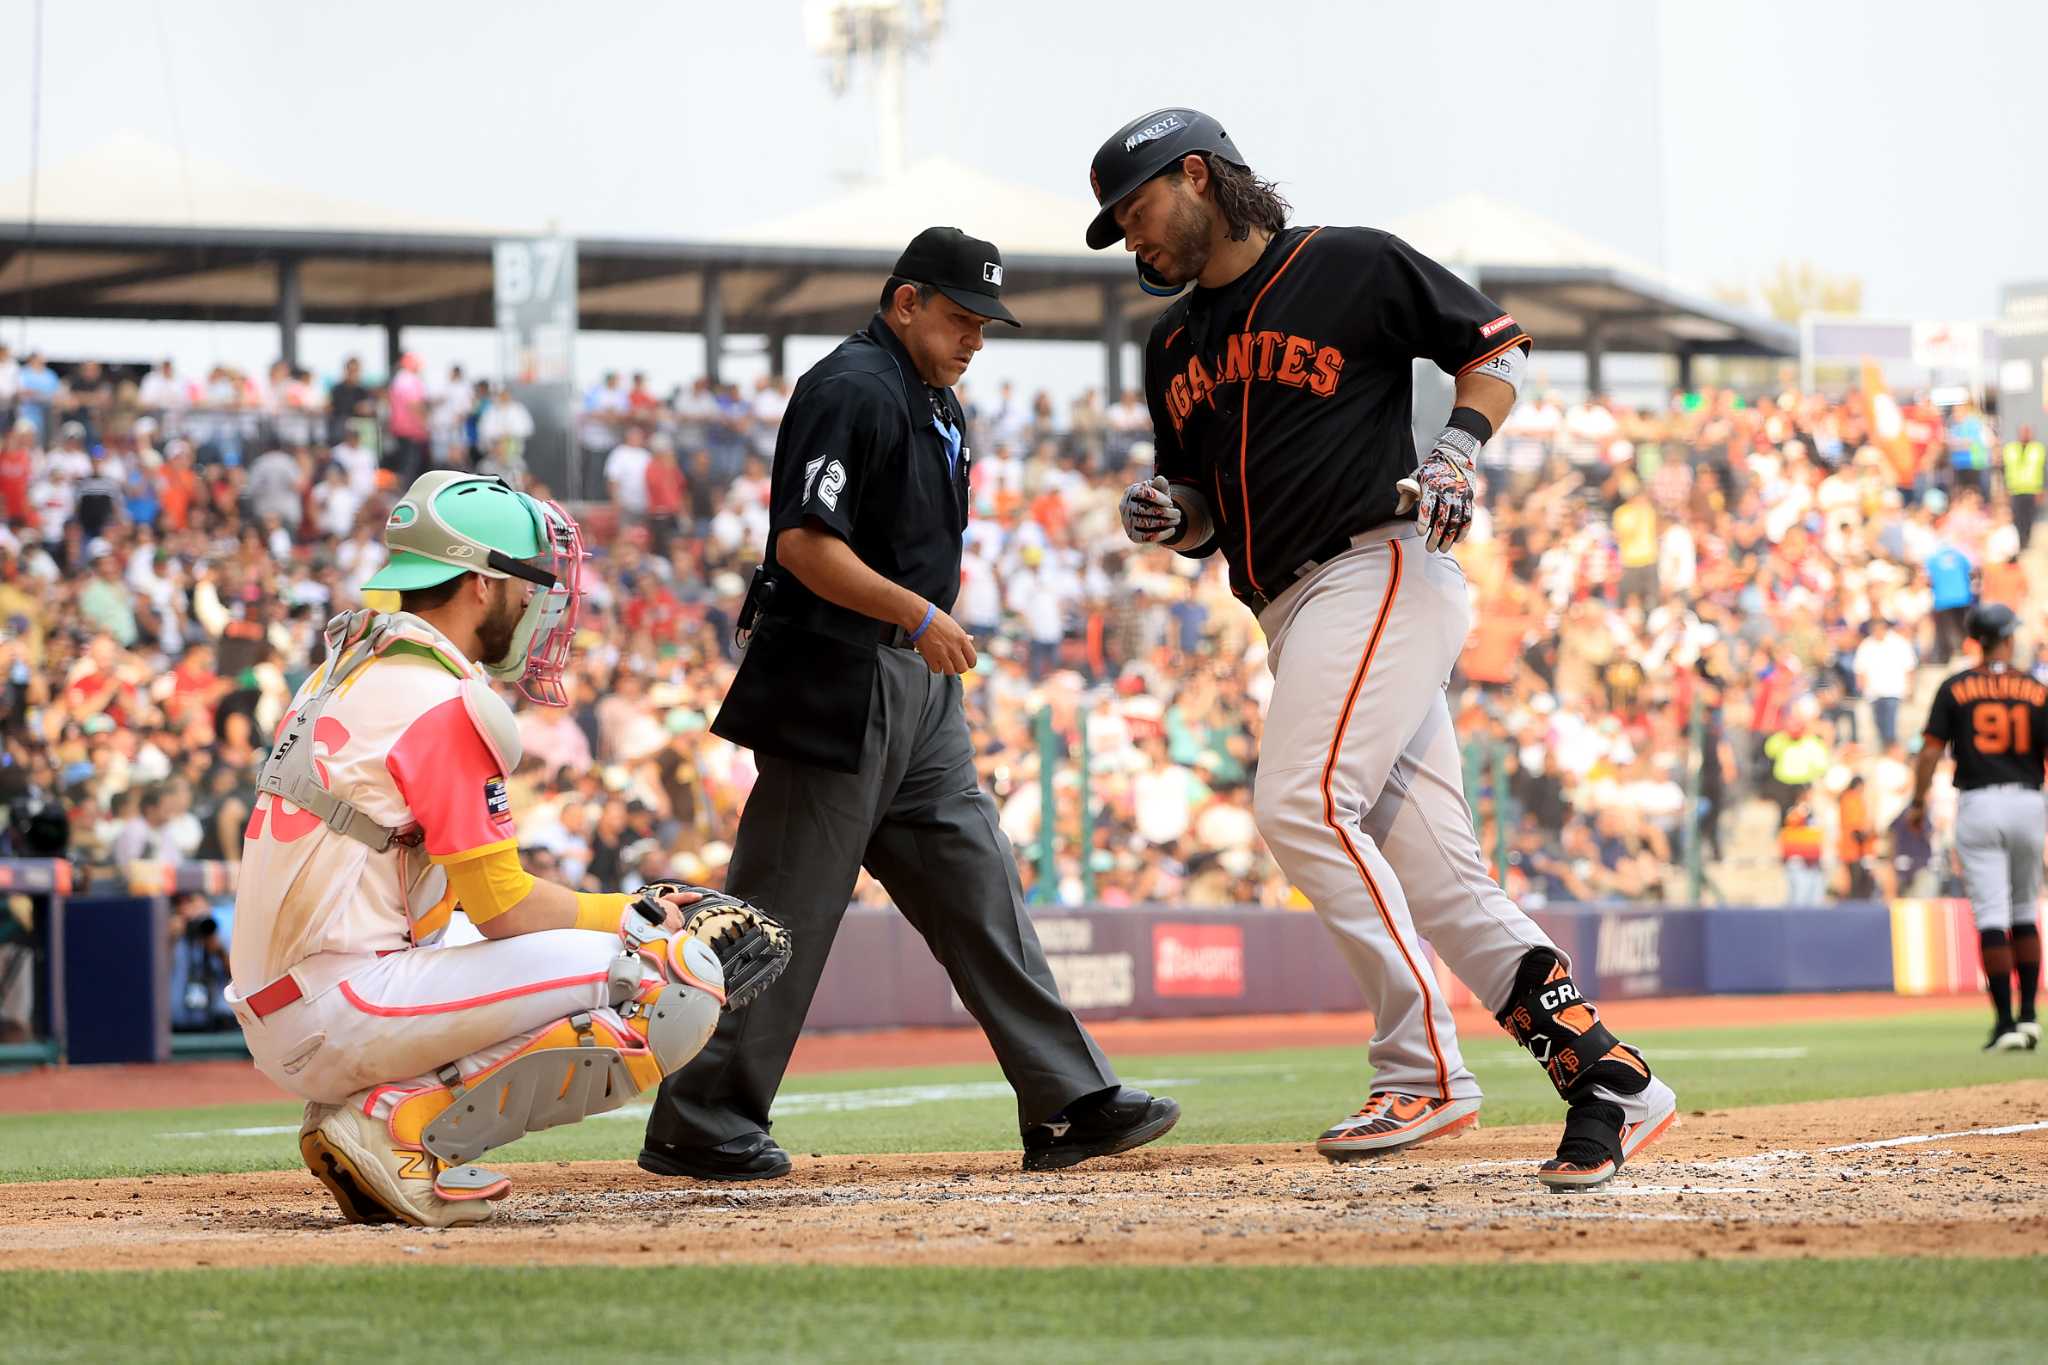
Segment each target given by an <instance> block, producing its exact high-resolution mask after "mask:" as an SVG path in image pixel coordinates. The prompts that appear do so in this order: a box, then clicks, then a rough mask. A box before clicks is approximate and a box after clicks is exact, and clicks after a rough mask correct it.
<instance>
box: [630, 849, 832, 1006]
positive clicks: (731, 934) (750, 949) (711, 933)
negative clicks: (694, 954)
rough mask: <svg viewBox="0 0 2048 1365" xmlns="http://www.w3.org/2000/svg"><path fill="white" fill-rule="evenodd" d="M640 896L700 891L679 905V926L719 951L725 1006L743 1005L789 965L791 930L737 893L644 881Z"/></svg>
mask: <svg viewBox="0 0 2048 1365" xmlns="http://www.w3.org/2000/svg"><path fill="white" fill-rule="evenodd" d="M639 894H640V895H641V897H642V898H646V899H655V900H659V899H660V898H661V897H663V896H670V895H678V894H688V895H694V896H699V897H701V898H702V899H700V900H698V901H697V902H696V903H695V904H693V905H685V906H682V907H680V908H681V910H682V912H683V932H684V933H686V934H688V935H689V936H690V937H692V938H694V939H696V940H697V941H698V942H700V943H702V944H703V945H704V946H705V947H707V948H709V949H710V950H711V951H712V952H713V953H715V954H717V956H718V965H719V966H720V967H723V968H724V969H725V1007H726V1008H727V1009H729V1010H738V1009H745V1008H746V1007H747V1006H748V1005H751V1004H753V1003H754V1001H755V999H756V998H758V997H759V996H760V994H761V992H762V991H765V990H767V989H768V987H769V986H771V985H773V984H774V982H775V978H777V977H779V976H781V975H782V973H783V971H784V969H786V968H787V967H788V966H789V958H790V954H791V952H793V951H794V945H792V943H791V942H790V938H789V930H787V929H785V928H783V927H782V925H781V924H780V923H778V922H777V921H775V920H773V919H771V918H769V917H768V916H767V915H765V914H763V913H762V912H761V911H759V910H756V909H755V908H754V907H753V906H751V905H749V904H747V903H746V902H745V901H743V900H741V899H740V898H739V897H737V896H728V895H727V894H726V893H725V892H723V891H713V890H712V889H711V888H710V887H707V886H692V885H690V884H689V883H688V882H669V881H660V882H648V883H647V884H646V885H644V886H642V887H641V888H640V893H639Z"/></svg>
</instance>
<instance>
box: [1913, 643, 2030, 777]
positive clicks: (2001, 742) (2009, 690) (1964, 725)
mask: <svg viewBox="0 0 2048 1365" xmlns="http://www.w3.org/2000/svg"><path fill="white" fill-rule="evenodd" d="M1927 735H1928V736H1929V737H1930V738H1932V739H1934V740H1937V741H1939V742H1940V743H1943V744H1946V745H1948V746H1949V748H1950V749H1951V750H1952V751H1953V752H1954V753H1955V756H1956V786H1957V787H1958V788H1959V789H1961V790H1963V791H1970V790H1972V789H1973V788H1977V787H1995V786H2000V785H2002V784H2005V783H2012V782H2016V783H2018V784H2020V785H2021V786H2025V787H2039V786H2040V785H2041V767H2042V759H2043V757H2044V756H2048V685H2044V684H2042V683H2041V682H2039V681H2037V680H2036V679H2035V678H2034V677H2033V676H2032V675H2031V674H2027V673H2020V672H2016V671H2014V670H2013V669H2010V668H2007V667H2004V666H2003V665H1994V666H1992V667H1990V668H1972V669H1968V670H1966V671H1965V672H1962V673H1958V674H1956V675H1955V676H1954V677H1952V678H1948V679H1946V680H1945V681H1944V682H1943V683H1942V684H1941V690H1940V691H1938V692H1936V693H1935V694H1934V706H1933V709H1932V710H1930V711H1929V712H1928V716H1927Z"/></svg>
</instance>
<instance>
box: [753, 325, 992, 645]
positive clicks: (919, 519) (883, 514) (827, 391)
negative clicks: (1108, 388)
mask: <svg viewBox="0 0 2048 1365" xmlns="http://www.w3.org/2000/svg"><path fill="white" fill-rule="evenodd" d="M965 425H966V423H965V418H964V417H963V415H962V413H961V409H960V403H959V401H958V400H957V399H955V398H954V397H953V391H952V390H951V389H935V388H932V387H931V386H930V385H928V384H926V383H924V381H923V380H922V379H920V378H919V376H918V373H917V366H916V365H915V364H913V363H912V362H911V359H910V353H909V352H908V351H906V350H905V349H904V348H903V343H902V342H901V341H899V340H897V337H896V334H895V333H894V332H892V331H890V330H889V324H888V323H887V322H885V321H883V320H882V315H881V314H880V313H877V314H875V316H874V319H873V320H872V321H870V322H869V323H868V325H867V329H866V330H865V331H860V332H856V333H854V334H853V335H852V336H850V337H848V338H847V339H846V340H845V341H843V342H841V343H840V344H839V346H838V348H837V349H835V350H834V351H833V352H832V354H830V355H828V356H826V357H825V358H824V359H823V360H821V361H819V362H818V363H817V364H816V365H813V366H812V367H811V368H810V370H808V371H807V372H806V373H805V374H804V376H803V378H801V379H799V380H798V381H797V383H796V389H795V391H794V392H792V393H791V394H790V398H789V407H788V409H787V410H786V411H785V412H784V413H783V417H782V427H781V430H780V431H779V432H778V433H777V435H776V438H775V469H774V473H773V475H772V476H771V480H770V494H769V506H768V512H769V527H768V564H769V565H770V567H771V568H772V567H773V566H774V565H775V563H776V559H775V540H776V537H777V536H779V535H781V534H782V533H783V532H784V531H787V530H790V529H791V528H793V527H797V526H801V525H803V524H804V522H805V520H806V519H807V518H808V519H815V520H816V521H818V522H819V523H821V524H823V525H825V526H827V527H830V528H831V529H832V531H833V532H834V533H836V534H837V535H838V536H839V537H840V538H841V539H842V540H844V541H845V542H846V543H847V544H848V545H850V546H852V547H853V552H854V554H856V555H858V556H859V557H860V560H861V562H862V563H863V564H866V565H867V566H868V567H869V568H870V569H873V570H874V571H875V572H876V573H878V574H880V575H882V577H884V578H886V579H888V580H889V581H890V582H892V583H896V584H898V585H900V586H902V587H905V588H908V589H910V591H912V592H914V593H916V594H917V595H918V596H920V597H922V598H924V599H925V600H926V601H928V602H930V603H932V604H933V605H934V606H936V607H937V608H938V609H939V610H940V611H946V612H950V611H951V610H952V609H953V599H954V598H955V597H956V596H958V595H959V592H960V543H961V537H962V536H963V535H964V534H965V532H966V530H967V472H968V471H967V461H968V452H967V448H966V447H965V446H964V445H962V444H961V441H962V439H963V436H964V430H965ZM947 428H950V433H951V434H950V435H949V434H948V432H947V430H946V429H947ZM776 579H777V584H776V605H775V607H774V611H775V612H776V613H777V614H784V613H787V614H792V615H811V614H812V613H813V611H814V610H815V608H816V607H817V606H821V605H823V604H821V603H819V601H818V599H817V598H816V597H814V596H813V595H812V594H811V593H810V591H809V590H808V589H806V588H805V587H804V586H803V585H802V584H801V583H798V582H797V581H796V579H795V576H794V575H793V574H789V573H787V572H784V573H778V574H777V575H776Z"/></svg>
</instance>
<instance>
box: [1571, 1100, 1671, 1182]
mask: <svg viewBox="0 0 2048 1365" xmlns="http://www.w3.org/2000/svg"><path fill="white" fill-rule="evenodd" d="M1593 1098H1594V1099H1597V1100H1604V1101H1606V1102H1608V1103H1610V1104H1614V1105H1617V1106H1619V1107H1620V1109H1621V1111H1622V1121H1621V1131H1620V1133H1619V1134H1615V1133H1613V1132H1612V1130H1611V1129H1610V1130H1607V1131H1601V1132H1594V1131H1593V1129H1594V1128H1595V1127H1596V1126H1598V1127H1601V1128H1605V1125H1606V1124H1607V1123H1609V1122H1611V1121H1612V1120H1611V1119H1604V1118H1601V1117H1598V1116H1597V1114H1596V1113H1595V1112H1590V1111H1589V1110H1588V1109H1587V1108H1586V1107H1585V1106H1574V1108H1573V1110H1572V1112H1571V1113H1570V1114H1568V1115H1567V1116H1566V1117H1565V1121H1564V1139H1563V1140H1562V1141H1561V1142H1559V1143H1558V1145H1557V1155H1556V1156H1554V1157H1552V1158H1551V1159H1550V1160H1548V1161H1546V1162H1544V1163H1543V1164H1542V1165H1541V1166H1539V1167H1537V1168H1536V1178H1537V1179H1538V1180H1540V1181H1542V1182H1543V1183H1544V1184H1545V1185H1547V1186H1549V1187H1550V1188H1551V1189H1553V1190H1590V1189H1592V1188H1593V1187H1594V1186H1596V1185H1605V1184H1606V1183H1607V1182H1608V1181H1610V1180H1612V1179H1614V1177H1615V1176H1616V1175H1617V1174H1618V1173H1619V1172H1620V1171H1621V1168H1622V1166H1623V1165H1624V1164H1625V1163H1626V1162H1627V1161H1628V1159H1629V1158H1630V1157H1632V1156H1634V1155H1635V1154H1636V1153H1637V1152H1640V1151H1642V1150H1643V1148H1645V1147H1647V1146H1649V1145H1650V1144H1651V1143H1653V1142H1655V1141H1656V1140H1657V1139H1658V1138H1660V1137H1663V1136H1664V1134H1665V1133H1666V1132H1668V1131H1670V1129H1671V1126H1672V1125H1673V1124H1675V1123H1676V1122H1678V1096H1677V1095H1676V1094H1675V1093H1674V1092H1673V1091H1672V1089H1671V1087H1670V1086H1668V1085H1666V1084H1664V1082H1662V1081H1660V1080H1658V1079H1657V1078H1656V1077H1655V1076H1652V1077H1650V1083H1649V1084H1648V1085H1646V1086H1644V1087H1643V1088H1642V1089H1641V1090H1639V1091H1637V1092H1636V1093H1635V1094H1633V1095H1616V1094H1613V1093H1611V1092H1609V1091H1607V1090H1606V1089H1604V1088H1602V1089H1600V1090H1598V1091H1596V1092H1595V1094H1594V1096H1593ZM1598 1113H1601V1114H1604V1113H1611V1111H1604V1110H1603V1111H1598ZM1617 1139H1618V1141H1619V1144H1620V1148H1621V1157H1620V1159H1619V1160H1616V1159H1615V1158H1614V1157H1613V1156H1612V1155H1611V1153H1612V1150H1613V1146H1614V1144H1615V1142H1616V1141H1617Z"/></svg>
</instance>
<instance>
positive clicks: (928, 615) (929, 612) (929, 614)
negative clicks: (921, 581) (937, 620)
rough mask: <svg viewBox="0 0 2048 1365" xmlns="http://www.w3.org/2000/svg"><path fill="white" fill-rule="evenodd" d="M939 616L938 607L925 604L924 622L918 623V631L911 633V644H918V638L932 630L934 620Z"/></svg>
mask: <svg viewBox="0 0 2048 1365" xmlns="http://www.w3.org/2000/svg"><path fill="white" fill-rule="evenodd" d="M938 614H939V609H938V608H937V607H935V606H933V605H932V604H931V603H929V602H927V603H925V604H924V620H922V621H920V622H918V625H917V629H916V630H913V631H911V632H910V643H912V644H916V643H917V637H918V636H920V635H922V634H924V633H925V632H926V631H927V630H929V629H931V624H932V618H933V617H935V616H937V615H938Z"/></svg>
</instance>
